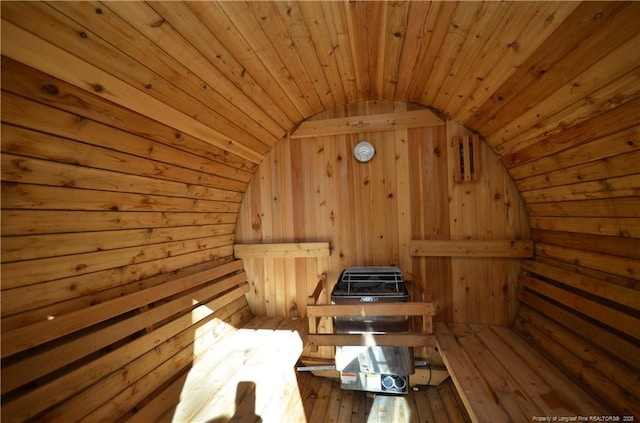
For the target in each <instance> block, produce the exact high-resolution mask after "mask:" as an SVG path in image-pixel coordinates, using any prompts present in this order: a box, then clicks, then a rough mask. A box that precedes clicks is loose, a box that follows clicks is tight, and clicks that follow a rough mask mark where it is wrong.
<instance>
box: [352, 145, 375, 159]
mask: <svg viewBox="0 0 640 423" xmlns="http://www.w3.org/2000/svg"><path fill="white" fill-rule="evenodd" d="M375 154H376V149H375V148H373V145H371V143H370V142H369V141H360V142H359V143H358V144H356V146H355V148H354V149H353V156H354V157H355V158H356V160H357V161H359V162H361V163H366V162H368V161H369V160H371V159H373V156H374V155H375Z"/></svg>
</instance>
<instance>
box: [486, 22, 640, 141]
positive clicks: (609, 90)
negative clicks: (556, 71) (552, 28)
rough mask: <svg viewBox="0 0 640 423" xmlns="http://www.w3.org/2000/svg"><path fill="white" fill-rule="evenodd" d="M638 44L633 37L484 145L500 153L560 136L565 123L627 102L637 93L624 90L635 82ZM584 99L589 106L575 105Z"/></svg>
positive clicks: (501, 130) (502, 129) (584, 118)
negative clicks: (542, 138) (534, 141)
mask: <svg viewBox="0 0 640 423" xmlns="http://www.w3.org/2000/svg"><path fill="white" fill-rule="evenodd" d="M638 41H639V40H638V36H637V35H636V36H635V37H632V38H631V39H630V40H628V41H627V42H625V43H624V44H622V45H621V46H619V47H618V48H616V49H614V50H613V51H611V53H609V54H608V55H607V56H606V58H605V59H604V60H601V61H599V62H597V63H595V64H594V65H593V66H591V67H590V68H588V69H586V70H585V71H584V72H583V73H581V74H579V75H577V76H576V77H575V78H574V79H572V80H571V81H567V82H566V83H565V85H563V86H562V87H561V88H559V89H558V90H557V91H555V92H554V93H552V94H551V95H549V96H548V97H547V98H545V99H543V100H541V101H540V102H538V103H537V104H536V105H535V107H533V108H532V109H531V110H528V111H526V112H525V113H523V114H522V115H521V116H519V117H518V118H516V119H515V120H514V121H513V122H509V123H508V124H507V125H506V126H505V127H503V128H501V129H500V130H498V131H496V132H495V133H494V134H492V135H491V136H490V137H489V138H488V139H487V144H489V145H490V146H492V147H494V148H496V151H497V152H500V153H503V152H506V151H508V149H509V147H510V146H514V145H515V144H516V143H520V142H532V141H531V140H535V139H537V138H539V137H541V136H544V134H546V135H552V134H554V133H556V132H560V131H561V130H562V129H563V127H566V125H567V122H571V124H576V123H579V122H581V121H584V120H587V119H589V118H590V117H592V116H593V115H594V114H597V113H598V112H599V111H601V110H604V109H607V108H610V107H612V106H615V105H617V104H620V103H624V102H625V101H628V100H630V99H631V97H630V95H633V93H636V94H637V90H634V89H633V88H631V87H629V88H631V89H628V88H626V87H627V85H628V84H633V82H634V81H636V82H637V78H638V77H637V63H638V50H637V49H636V48H635V46H636V45H637V44H638ZM604 75H606V77H603V76H604ZM635 85H636V86H637V83H636V84H635ZM623 93H624V94H623ZM585 95H589V98H590V99H591V101H590V102H588V103H584V102H581V101H578V100H579V99H580V98H582V97H584V96H585ZM538 125H539V126H538ZM540 128H545V129H544V130H541V129H540Z"/></svg>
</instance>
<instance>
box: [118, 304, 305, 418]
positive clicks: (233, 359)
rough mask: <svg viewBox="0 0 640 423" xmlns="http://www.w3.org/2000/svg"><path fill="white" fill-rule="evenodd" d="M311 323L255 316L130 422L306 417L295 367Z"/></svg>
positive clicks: (231, 331)
mask: <svg viewBox="0 0 640 423" xmlns="http://www.w3.org/2000/svg"><path fill="white" fill-rule="evenodd" d="M306 327H307V323H306V319H300V320H292V319H289V318H282V317H265V316H255V317H253V318H251V319H250V320H249V321H247V322H245V323H243V324H242V325H239V326H238V327H237V328H235V327H227V328H225V329H226V330H227V333H226V334H224V336H222V337H220V339H219V340H218V341H217V342H216V343H215V344H214V345H212V346H210V347H208V348H207V350H206V351H205V352H203V353H202V354H200V355H199V356H198V357H197V358H196V359H195V361H194V363H193V366H192V367H191V369H190V370H189V372H188V373H187V374H185V375H184V376H183V377H181V378H180V379H178V380H177V381H176V382H175V383H174V384H173V385H172V386H169V387H168V388H167V389H165V392H164V393H162V394H159V395H158V396H156V397H155V398H154V400H153V401H152V402H150V403H149V404H147V405H146V406H145V407H144V408H142V409H141V410H139V411H138V412H137V413H136V414H135V415H134V416H133V418H132V419H130V420H129V421H130V422H148V421H156V422H163V421H164V422H171V421H174V422H186V421H190V422H226V421H242V422H251V421H256V422H257V421H288V420H286V419H290V418H293V419H294V420H292V421H304V410H303V408H302V402H301V398H300V392H299V389H298V383H297V379H296V373H295V365H296V363H297V361H298V358H299V357H300V355H301V354H302V350H303V345H304V342H305V338H306V332H307V328H306ZM172 399H173V403H171V402H170V403H167V402H166V401H167V400H169V401H172ZM176 400H178V401H179V402H178V403H176V402H175V401H176ZM285 416H286V419H285Z"/></svg>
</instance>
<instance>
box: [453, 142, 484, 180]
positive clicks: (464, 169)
mask: <svg viewBox="0 0 640 423" xmlns="http://www.w3.org/2000/svg"><path fill="white" fill-rule="evenodd" d="M453 160H454V162H455V165H454V168H453V180H454V181H455V182H468V181H477V180H478V176H479V175H480V138H479V137H478V135H464V136H461V137H453Z"/></svg>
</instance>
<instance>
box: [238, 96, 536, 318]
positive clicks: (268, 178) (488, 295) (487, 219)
mask: <svg viewBox="0 0 640 423" xmlns="http://www.w3.org/2000/svg"><path fill="white" fill-rule="evenodd" d="M411 107H414V106H410V105H407V104H405V103H398V102H396V103H394V102H385V101H372V102H362V103H358V104H355V105H352V106H348V107H341V108H338V109H335V110H332V111H328V112H325V113H323V114H320V115H318V116H316V117H314V119H326V118H333V117H344V116H363V115H367V114H375V113H386V112H392V111H403V110H407V109H410V108H411ZM444 123H445V122H444V120H443V125H442V126H439V127H432V128H414V129H399V130H393V131H378V132H370V133H361V134H351V135H336V136H323V137H313V138H301V139H288V138H285V139H283V140H281V141H280V142H279V143H277V144H276V145H275V146H274V148H273V149H272V151H271V153H270V154H269V155H268V156H267V158H266V159H265V161H264V162H263V163H262V164H261V165H260V167H259V169H258V171H257V173H256V174H255V177H254V179H253V180H252V181H251V183H250V185H249V187H248V189H247V193H246V195H245V198H244V200H243V203H242V207H241V209H240V217H239V220H238V229H237V233H236V237H237V242H238V243H255V242H258V243H260V242H264V243H268V242H291V241H295V242H311V241H329V242H330V243H331V246H332V254H331V256H330V257H329V259H328V263H327V266H328V268H327V269H325V270H326V271H327V276H328V278H327V280H328V288H329V290H330V289H331V287H332V285H333V283H334V282H335V280H336V278H337V277H338V276H339V272H340V271H341V270H342V269H343V268H345V267H348V266H358V265H391V264H393V265H399V266H400V267H401V268H402V270H403V271H404V272H405V275H406V277H407V278H409V279H412V280H413V281H414V283H416V284H419V285H420V286H421V288H422V289H423V290H424V291H425V292H426V293H427V294H430V295H432V296H433V300H434V302H435V304H436V307H437V315H436V319H440V320H444V321H461V322H475V323H487V324H490V323H491V324H508V323H509V322H510V321H511V319H512V318H513V316H514V314H515V311H516V307H517V300H516V298H515V292H516V286H517V276H518V272H519V270H520V261H519V260H518V259H494V258H440V257H416V258H412V257H411V256H410V254H409V251H408V248H407V243H408V241H409V240H411V239H458V240H460V239H484V240H487V239H527V238H528V236H529V234H528V221H527V219H526V215H525V212H524V208H523V205H522V202H521V200H520V197H519V194H518V192H517V190H516V189H515V186H514V185H513V182H512V181H511V178H510V177H509V176H508V174H507V173H506V171H505V169H504V168H503V167H502V165H501V164H500V162H499V160H498V159H497V158H496V157H495V156H494V155H493V154H492V153H491V151H490V150H489V149H488V148H487V147H486V146H482V148H481V152H480V154H481V166H482V170H481V172H480V178H479V180H478V181H477V182H468V183H461V184H457V183H453V168H452V166H453V159H452V155H451V152H450V149H451V148H452V147H451V142H450V141H451V137H452V136H455V135H465V134H468V132H467V131H466V130H465V129H464V128H463V127H462V126H461V125H459V124H456V123H455V122H453V121H450V120H449V121H447V122H446V124H444ZM361 139H368V140H369V141H370V142H371V143H372V144H373V145H374V146H375V148H376V155H375V157H374V159H373V160H372V161H371V162H369V163H366V164H362V163H358V162H357V161H356V160H355V159H354V158H353V154H352V151H353V147H354V146H355V144H356V143H357V142H358V141H359V140H361ZM245 266H246V269H247V274H248V277H249V280H250V282H251V283H252V284H253V289H252V292H251V294H250V296H249V302H250V304H251V305H252V306H253V308H254V310H255V312H256V313H257V314H263V313H264V314H267V315H281V316H286V315H289V313H290V308H291V306H292V304H293V303H296V304H297V306H298V309H299V312H300V313H301V314H303V313H304V304H305V303H304V301H302V300H303V299H304V298H306V296H307V295H309V294H310V293H311V290H312V289H313V287H314V286H315V283H316V281H317V273H316V265H315V263H312V262H311V261H309V260H305V259H287V260H285V259H268V260H245ZM318 270H321V269H318Z"/></svg>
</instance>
